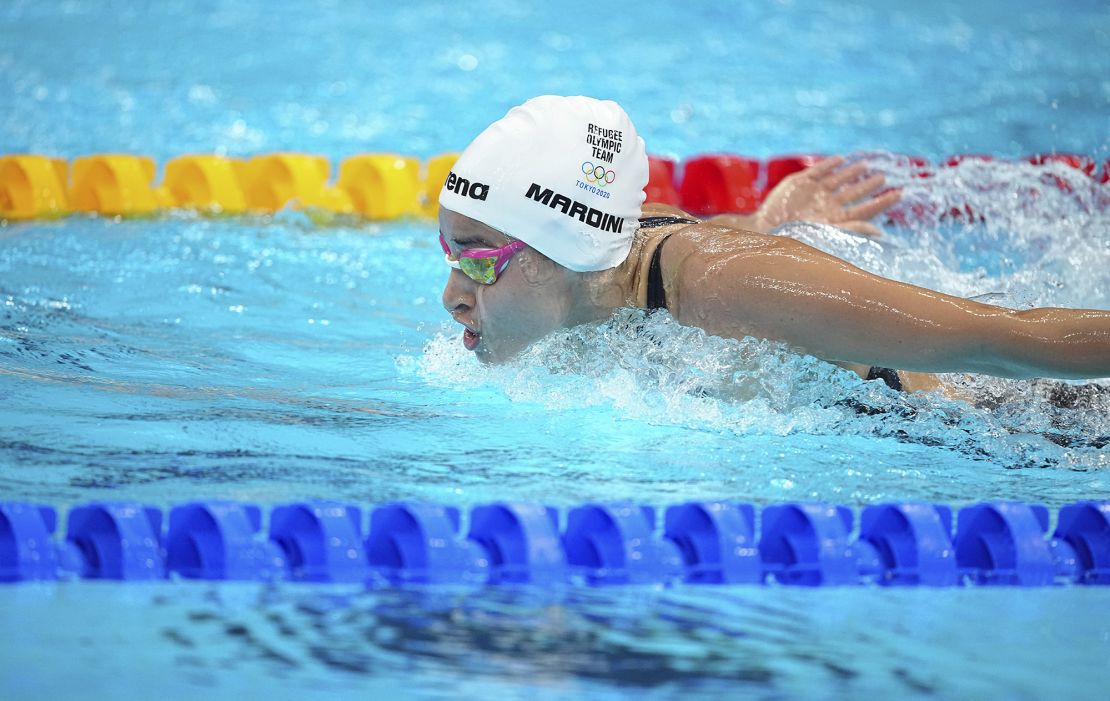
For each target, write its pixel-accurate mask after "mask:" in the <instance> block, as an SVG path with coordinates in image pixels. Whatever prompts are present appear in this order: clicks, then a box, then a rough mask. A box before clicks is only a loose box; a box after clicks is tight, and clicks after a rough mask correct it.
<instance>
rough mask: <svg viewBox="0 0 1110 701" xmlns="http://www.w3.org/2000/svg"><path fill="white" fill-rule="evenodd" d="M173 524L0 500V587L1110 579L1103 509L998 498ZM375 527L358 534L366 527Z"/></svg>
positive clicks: (205, 506) (602, 506)
mask: <svg viewBox="0 0 1110 701" xmlns="http://www.w3.org/2000/svg"><path fill="white" fill-rule="evenodd" d="M168 516H169V517H168V519H167V518H164V514H163V512H162V511H161V510H160V509H158V508H155V507H152V506H146V505H143V504H138V503H134V502H96V503H90V504H84V505H80V506H76V507H73V508H71V509H70V510H69V512H68V519H67V524H66V533H65V537H64V539H62V538H56V537H55V530H56V527H57V523H58V518H57V511H56V510H55V509H54V508H53V507H50V506H41V505H35V504H28V503H20V502H0V581H4V582H19V581H27V580H55V579H74V578H85V579H116V580H156V579H165V578H168V577H183V578H188V579H204V580H291V581H313V582H366V583H380V584H382V585H387V586H388V585H411V584H458V583H473V584H479V585H484V584H491V585H497V584H538V585H553V584H560V583H581V582H584V583H587V584H592V585H615V584H672V583H678V582H686V583H690V584H766V583H771V582H777V583H780V584H788V585H802V586H828V585H858V584H869V583H870V584H877V585H884V586H885V585H893V586H917V585H922V586H940V587H947V586H963V585H1013V586H1027V587H1028V586H1047V585H1058V584H1087V585H1107V584H1110V501H1102V502H1097V501H1082V502H1077V503H1074V504H1069V505H1067V506H1064V507H1063V508H1061V509H1060V511H1059V513H1058V515H1057V521H1056V530H1055V531H1054V532H1053V534H1052V535H1051V536H1048V535H1047V533H1048V527H1049V511H1048V509H1047V508H1045V507H1044V506H1041V505H1037V504H1024V503H1019V502H989V503H981V504H974V505H972V506H967V507H964V508H962V509H960V511H959V514H958V518H957V521H956V527H955V530H954V531H953V528H952V510H951V509H950V508H949V507H948V506H944V505H938V504H926V503H890V504H880V505H875V506H868V507H866V508H864V509H863V510H862V512H861V513H860V518H859V529H858V532H856V531H855V522H856V514H855V512H853V511H852V509H850V508H848V507H845V506H838V505H835V504H827V503H787V504H781V505H774V506H767V507H765V508H763V509H762V511H761V512H760V514H759V524H758V525H759V528H758V530H757V528H756V525H757V524H756V509H755V507H753V506H752V505H750V504H741V503H734V502H696V503H688V504H680V505H676V506H671V507H668V508H667V509H666V511H665V513H664V514H663V515H662V523H661V524H660V523H659V518H658V517H657V512H656V510H655V509H654V508H652V507H650V506H642V505H638V504H630V503H620V504H606V503H592V504H585V505H582V506H577V507H574V508H571V509H568V510H565V512H561V511H560V510H558V509H556V508H553V507H549V506H543V505H539V504H515V503H494V504H488V505H483V506H477V507H474V508H473V509H471V510H470V512H469V518H468V521H467V524H468V527H467V531H466V533H465V535H464V534H463V529H462V518H461V516H462V514H461V512H460V511H459V509H458V508H456V507H452V506H444V505H440V504H421V503H395V504H386V505H383V506H378V507H375V508H373V509H372V510H371V512H370V517H369V529H368V531H367V530H366V529H365V528H364V526H365V520H364V513H363V511H362V509H360V508H359V507H358V506H354V505H350V504H341V503H336V502H302V503H295V504H289V505H285V506H277V507H274V508H273V509H272V510H271V511H270V513H269V519H268V529H267V530H266V531H265V532H264V530H263V510H262V508H260V507H259V506H257V505H254V504H247V503H242V502H234V501H197V502H190V503H187V504H182V505H180V506H176V507H173V508H172V509H171V510H170V511H169V514H168ZM364 532H366V533H368V534H367V535H366V536H364V535H363V533H364Z"/></svg>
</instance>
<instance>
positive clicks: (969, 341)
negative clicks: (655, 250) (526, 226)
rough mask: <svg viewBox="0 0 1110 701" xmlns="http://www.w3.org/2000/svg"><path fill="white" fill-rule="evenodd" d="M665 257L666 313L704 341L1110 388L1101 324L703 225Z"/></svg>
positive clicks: (684, 234) (1090, 313) (1107, 319)
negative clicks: (984, 299) (899, 278)
mask: <svg viewBox="0 0 1110 701" xmlns="http://www.w3.org/2000/svg"><path fill="white" fill-rule="evenodd" d="M672 240H673V243H672V242H668V244H667V246H666V248H665V249H664V252H663V261H662V262H663V270H664V279H665V280H667V281H668V285H667V299H668V301H669V302H670V304H668V306H669V307H670V308H671V312H672V313H673V314H674V315H675V317H676V318H677V319H678V320H679V321H681V322H683V323H689V324H694V325H697V326H701V327H702V328H704V329H705V330H706V331H708V332H709V333H713V334H717V335H722V336H732V337H736V338H739V337H742V336H746V335H750V336H756V337H762V338H771V339H776V340H782V341H786V342H787V343H790V344H792V345H795V346H799V347H801V348H802V349H803V350H805V351H806V352H808V353H812V354H813V355H816V356H818V357H820V358H824V359H826V360H839V361H851V362H858V363H866V364H869V365H880V366H883V367H893V368H899V369H905V370H918V371H924V372H978V373H984V374H988V375H997V376H1001V377H1057V378H1069V379H1082V378H1094V377H1108V376H1110V312H1108V311H1096V310H1084V309H1058V308H1044V309H1030V310H1028V311H1015V310H1012V309H1006V308H1003V307H996V306H993V305H989V304H982V303H979V302H973V301H970V300H966V299H961V298H958V297H953V296H951V295H946V294H943V293H940V292H935V291H933V290H929V289H925V288H923V287H916V286H914V285H908V284H905V283H902V282H896V281H894V280H889V279H886V278H883V277H879V276H877V275H873V274H871V273H868V272H866V271H864V270H861V269H860V268H857V267H855V266H853V265H851V264H849V263H847V262H845V261H843V260H840V259H839V258H836V257H834V256H830V255H828V254H826V253H823V252H821V251H818V250H816V249H814V248H811V247H809V246H806V245H805V244H803V243H800V242H798V241H795V240H793V239H790V238H787V237H776V236H764V235H759V234H753V233H741V234H740V235H737V234H736V232H735V231H732V230H724V229H720V228H718V227H713V226H712V225H708V224H702V225H698V226H691V227H687V228H686V229H684V230H682V231H681V232H679V233H678V234H676V235H675V236H673V237H672Z"/></svg>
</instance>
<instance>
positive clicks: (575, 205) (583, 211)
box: [524, 183, 624, 234]
mask: <svg viewBox="0 0 1110 701" xmlns="http://www.w3.org/2000/svg"><path fill="white" fill-rule="evenodd" d="M524 196H525V197H528V198H530V199H533V200H535V201H536V202H539V203H540V204H545V205H547V206H548V207H551V208H552V209H557V210H559V211H560V212H562V213H563V214H565V215H567V216H568V217H574V218H575V219H577V220H578V221H580V222H583V223H586V224H589V225H590V226H592V227H594V228H595V229H601V230H602V231H612V232H613V233H617V234H619V233H621V229H622V228H624V219H623V218H621V217H616V216H613V215H612V214H607V213H606V212H602V211H601V210H600V209H594V208H593V207H588V206H586V205H584V204H582V203H581V202H576V201H575V200H572V199H571V198H569V197H567V196H566V195H562V194H559V193H557V192H554V191H553V190H551V188H546V187H545V188H541V187H540V186H539V185H537V184H536V183H532V184H531V185H530V186H529V187H528V192H527V193H525V195H524Z"/></svg>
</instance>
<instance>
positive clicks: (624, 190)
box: [439, 96, 1110, 390]
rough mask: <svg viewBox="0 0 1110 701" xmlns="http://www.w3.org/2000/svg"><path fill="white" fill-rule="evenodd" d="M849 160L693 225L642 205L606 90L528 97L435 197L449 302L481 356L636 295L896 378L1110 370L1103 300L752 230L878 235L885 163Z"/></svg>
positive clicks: (505, 354) (727, 333)
mask: <svg viewBox="0 0 1110 701" xmlns="http://www.w3.org/2000/svg"><path fill="white" fill-rule="evenodd" d="M842 163H843V161H842V159H839V158H830V159H826V160H824V161H821V162H820V163H818V164H817V165H815V166H813V167H812V168H809V169H808V170H805V171H802V172H801V173H797V174H795V175H793V176H791V177H790V178H788V179H787V180H785V181H784V183H783V185H782V186H780V188H776V189H775V191H773V192H772V193H770V195H769V196H768V198H767V202H766V203H765V205H764V206H763V207H762V208H761V209H760V210H759V211H758V212H757V213H756V214H755V215H754V216H753V217H751V218H742V217H738V216H735V215H726V216H724V217H717V218H714V219H710V220H708V221H699V220H698V219H696V218H695V217H692V216H690V215H688V214H686V213H685V212H683V211H681V210H678V209H675V208H673V207H668V206H664V205H654V204H651V205H646V206H645V205H644V204H643V202H644V198H645V195H644V186H645V184H646V183H647V177H648V176H647V172H648V163H647V155H646V151H645V147H644V142H643V139H641V138H640V137H639V136H637V134H636V129H635V127H634V126H633V125H632V122H631V121H630V119H629V117H628V115H627V114H625V112H624V110H623V109H621V108H620V107H619V106H618V105H617V104H616V103H614V102H609V101H600V100H595V99H592V98H587V97H556V96H543V97H537V98H534V99H532V100H529V101H528V102H526V103H524V104H523V105H521V106H519V107H515V108H513V109H512V110H510V111H509V113H508V114H507V115H506V116H505V117H503V118H502V119H500V120H498V121H497V122H495V123H493V124H492V125H491V126H490V127H488V128H487V129H486V130H485V131H484V132H482V133H481V134H480V135H479V136H478V137H477V138H476V139H475V140H474V141H473V142H472V143H471V144H470V145H469V146H468V147H467V148H466V150H465V151H464V152H463V153H462V155H461V156H460V157H459V159H458V161H457V162H456V163H455V166H454V167H453V169H452V171H451V173H450V175H449V176H448V178H447V181H446V183H445V185H444V187H443V189H442V191H441V193H440V198H439V204H440V215H439V230H440V244H441V245H442V247H443V251H444V254H445V257H446V260H447V262H448V263H449V264H450V265H451V267H452V268H454V269H453V270H452V271H451V273H450V276H449V278H448V281H447V285H446V287H445V289H444V290H443V305H444V307H445V308H446V310H447V311H448V312H449V313H450V314H451V316H452V317H454V319H455V320H456V321H457V322H459V323H460V324H462V325H463V326H464V327H465V329H464V332H463V344H464V345H465V347H466V348H467V349H468V350H471V351H474V352H475V353H476V354H477V356H478V358H479V360H481V361H483V362H498V361H503V360H507V359H509V358H511V357H512V356H514V355H515V354H516V353H518V352H519V351H521V350H523V349H524V348H525V347H527V346H528V345H529V344H531V343H532V342H533V341H536V340H538V339H540V338H542V337H543V336H545V335H547V334H548V333H550V332H552V331H555V330H557V329H560V328H564V327H569V326H576V325H579V324H585V323H594V322H598V321H601V320H604V319H606V318H608V317H609V316H610V315H611V314H612V313H613V312H614V311H615V310H616V309H618V308H621V307H636V308H640V309H647V310H653V309H666V310H668V311H669V312H670V314H671V315H672V316H673V317H674V318H675V319H676V320H677V321H678V322H679V323H682V324H687V325H693V326H698V327H700V328H702V329H704V330H705V331H706V332H707V333H709V334H714V335H718V336H724V337H730V338H737V339H739V338H743V337H746V336H752V337H755V338H765V339H771V340H777V341H784V342H786V343H787V344H789V345H791V346H793V347H794V348H796V349H797V350H799V351H800V352H803V353H808V354H811V355H813V356H816V357H818V358H822V359H824V360H827V361H830V362H837V363H839V364H841V365H843V366H845V367H849V368H850V369H853V370H855V371H856V372H858V373H859V374H860V375H861V376H862V377H864V378H865V379H881V380H883V381H884V382H886V383H887V384H888V385H890V386H891V387H892V388H895V389H904V390H919V389H920V390H928V389H934V388H937V387H938V383H937V381H936V379H935V378H934V377H933V376H932V375H931V374H929V373H938V372H945V373H947V372H972V373H981V374H987V375H996V376H999V377H1011V378H1028V377H1052V378H1060V379H1082V378H1099V377H1107V376H1110V312H1108V311H1096V310H1083V309H1060V308H1042V309H1029V310H1024V311H1016V310H1013V309H1007V308H1004V307H998V306H993V305H989V304H983V303H980V302H975V301H972V300H967V299H961V298H958V297H953V296H951V295H947V294H943V293H941V292H936V291H933V290H929V289H926V288H922V287H917V286H914V285H909V284H906V283H902V282H897V281H894V280H890V279H886V278H883V277H880V276H878V275H874V274H871V273H868V272H867V271H864V270H862V269H860V268H857V267H855V266H853V265H851V264H849V263H847V262H845V261H843V260H841V259H839V258H836V257H834V256H831V255H828V254H826V253H823V252H821V251H819V250H816V249H814V248H812V247H810V246H807V245H805V244H803V243H801V242H800V241H796V240H794V239H791V238H788V237H785V236H772V235H769V234H766V233H761V232H760V230H763V231H769V230H770V228H772V227H773V226H775V225H777V224H779V223H782V222H785V221H789V220H793V219H810V220H816V221H818V222H822V223H831V224H835V225H839V226H842V227H849V228H853V229H855V230H857V231H860V232H862V233H867V234H876V233H878V231H877V230H876V229H875V228H874V227H873V226H872V225H871V224H870V223H869V222H867V219H868V218H870V217H872V216H874V215H875V214H878V213H879V212H881V211H883V210H884V209H886V208H887V207H889V206H890V205H891V204H893V203H894V202H895V201H897V198H898V193H896V192H895V193H886V194H882V195H877V196H876V195H874V193H875V192H876V191H878V190H879V188H881V186H882V184H883V182H882V178H881V176H872V177H870V178H866V177H863V176H864V167H863V166H862V165H861V164H857V165H853V166H847V167H841V165H842ZM854 202H859V203H858V204H853V203H854ZM890 368H898V370H897V371H895V370H891V369H890Z"/></svg>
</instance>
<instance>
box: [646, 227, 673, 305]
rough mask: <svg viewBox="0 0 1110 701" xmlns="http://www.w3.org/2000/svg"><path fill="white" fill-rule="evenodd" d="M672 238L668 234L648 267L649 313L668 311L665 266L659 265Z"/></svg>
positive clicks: (657, 248) (656, 248)
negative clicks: (664, 279)
mask: <svg viewBox="0 0 1110 701" xmlns="http://www.w3.org/2000/svg"><path fill="white" fill-rule="evenodd" d="M670 237H671V235H670V234H667V235H666V236H664V237H663V239H662V240H661V241H660V242H659V245H658V246H656V247H655V254H654V255H652V257H651V265H650V266H648V279H647V308H648V311H651V310H653V309H666V308H667V291H666V290H665V289H663V266H662V265H660V263H659V258H660V256H661V255H662V253H663V244H665V243H666V242H667V239H669V238H670Z"/></svg>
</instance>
